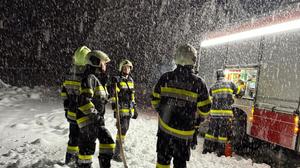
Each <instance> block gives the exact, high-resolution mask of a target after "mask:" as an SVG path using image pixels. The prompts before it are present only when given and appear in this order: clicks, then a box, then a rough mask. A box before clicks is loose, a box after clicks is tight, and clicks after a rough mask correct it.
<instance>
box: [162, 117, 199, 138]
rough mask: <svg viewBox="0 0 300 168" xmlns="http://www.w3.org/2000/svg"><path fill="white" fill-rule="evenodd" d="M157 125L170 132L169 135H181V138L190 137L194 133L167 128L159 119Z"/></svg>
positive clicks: (193, 131)
mask: <svg viewBox="0 0 300 168" xmlns="http://www.w3.org/2000/svg"><path fill="white" fill-rule="evenodd" d="M159 123H160V125H161V126H162V127H163V128H165V129H166V130H168V131H170V132H171V133H175V134H177V135H183V136H192V135H194V133H195V130H190V131H183V130H178V129H175V128H172V127H170V126H168V125H167V124H166V123H164V121H163V120H162V119H161V118H160V117H159Z"/></svg>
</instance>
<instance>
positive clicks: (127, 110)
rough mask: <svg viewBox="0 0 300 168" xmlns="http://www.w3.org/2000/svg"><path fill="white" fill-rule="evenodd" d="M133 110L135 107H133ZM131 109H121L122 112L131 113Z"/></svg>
mask: <svg viewBox="0 0 300 168" xmlns="http://www.w3.org/2000/svg"><path fill="white" fill-rule="evenodd" d="M132 110H133V109H132ZM129 112H130V110H129V109H120V113H129Z"/></svg>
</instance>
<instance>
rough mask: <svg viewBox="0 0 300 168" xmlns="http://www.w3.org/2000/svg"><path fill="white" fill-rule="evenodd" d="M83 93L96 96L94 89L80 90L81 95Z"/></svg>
mask: <svg viewBox="0 0 300 168" xmlns="http://www.w3.org/2000/svg"><path fill="white" fill-rule="evenodd" d="M82 93H87V94H91V95H92V96H93V95H94V91H93V90H92V89H88V88H86V89H80V94H82Z"/></svg>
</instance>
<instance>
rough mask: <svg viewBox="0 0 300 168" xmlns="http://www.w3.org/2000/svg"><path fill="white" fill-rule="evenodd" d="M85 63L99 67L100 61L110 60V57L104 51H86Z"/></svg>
mask: <svg viewBox="0 0 300 168" xmlns="http://www.w3.org/2000/svg"><path fill="white" fill-rule="evenodd" d="M86 61H87V64H89V65H91V66H93V67H100V61H103V62H105V63H107V62H109V61H110V58H109V57H108V55H107V54H106V53H104V52H103V51H100V50H93V51H91V52H89V53H88V55H87V56H86Z"/></svg>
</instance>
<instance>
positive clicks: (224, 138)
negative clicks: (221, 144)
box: [218, 137, 228, 141]
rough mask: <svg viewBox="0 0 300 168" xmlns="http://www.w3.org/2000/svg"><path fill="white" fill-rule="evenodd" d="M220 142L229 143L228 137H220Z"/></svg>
mask: <svg viewBox="0 0 300 168" xmlns="http://www.w3.org/2000/svg"><path fill="white" fill-rule="evenodd" d="M218 140H219V141H228V138H227V137H218Z"/></svg>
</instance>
